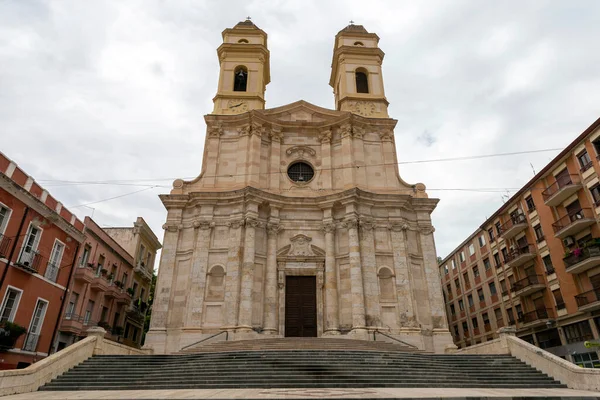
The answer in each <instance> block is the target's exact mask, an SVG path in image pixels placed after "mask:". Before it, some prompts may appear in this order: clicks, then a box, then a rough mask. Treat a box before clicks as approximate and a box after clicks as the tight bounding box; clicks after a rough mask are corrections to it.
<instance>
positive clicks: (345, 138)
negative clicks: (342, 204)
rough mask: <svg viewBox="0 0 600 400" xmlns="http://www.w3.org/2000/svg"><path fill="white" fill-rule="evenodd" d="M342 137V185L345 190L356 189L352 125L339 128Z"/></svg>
mask: <svg viewBox="0 0 600 400" xmlns="http://www.w3.org/2000/svg"><path fill="white" fill-rule="evenodd" d="M339 132H340V136H341V137H342V176H343V179H342V185H343V187H344V189H350V188H353V187H355V186H356V185H355V182H354V169H355V168H354V165H353V161H354V160H353V154H352V153H353V151H352V125H350V124H344V125H342V126H340V128H339Z"/></svg>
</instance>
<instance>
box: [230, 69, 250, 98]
mask: <svg viewBox="0 0 600 400" xmlns="http://www.w3.org/2000/svg"><path fill="white" fill-rule="evenodd" d="M247 85H248V70H247V69H246V67H237V68H236V69H235V72H234V73H233V91H234V92H245V91H246V86H247Z"/></svg>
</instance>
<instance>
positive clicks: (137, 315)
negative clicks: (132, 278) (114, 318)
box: [127, 299, 148, 324]
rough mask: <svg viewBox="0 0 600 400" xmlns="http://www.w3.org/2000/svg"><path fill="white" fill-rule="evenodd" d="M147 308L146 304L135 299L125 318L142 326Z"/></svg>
mask: <svg viewBox="0 0 600 400" xmlns="http://www.w3.org/2000/svg"><path fill="white" fill-rule="evenodd" d="M147 308H148V304H146V302H144V301H140V299H136V300H134V301H132V302H131V304H130V305H129V307H128V308H127V317H128V318H130V319H132V320H133V321H135V322H137V323H139V324H143V323H144V318H145V316H146V309H147Z"/></svg>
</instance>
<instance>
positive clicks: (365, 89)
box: [355, 70, 369, 93]
mask: <svg viewBox="0 0 600 400" xmlns="http://www.w3.org/2000/svg"><path fill="white" fill-rule="evenodd" d="M355 77H356V93H369V80H368V79H367V74H366V71H364V70H361V71H356V73H355Z"/></svg>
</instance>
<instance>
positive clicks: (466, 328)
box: [462, 321, 469, 335]
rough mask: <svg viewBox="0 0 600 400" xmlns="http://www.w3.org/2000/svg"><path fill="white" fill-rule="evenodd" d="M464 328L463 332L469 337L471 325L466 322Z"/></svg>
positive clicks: (463, 324)
mask: <svg viewBox="0 0 600 400" xmlns="http://www.w3.org/2000/svg"><path fill="white" fill-rule="evenodd" d="M462 328H463V332H464V333H465V335H468V333H469V325H467V321H464V322H463V323H462Z"/></svg>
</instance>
